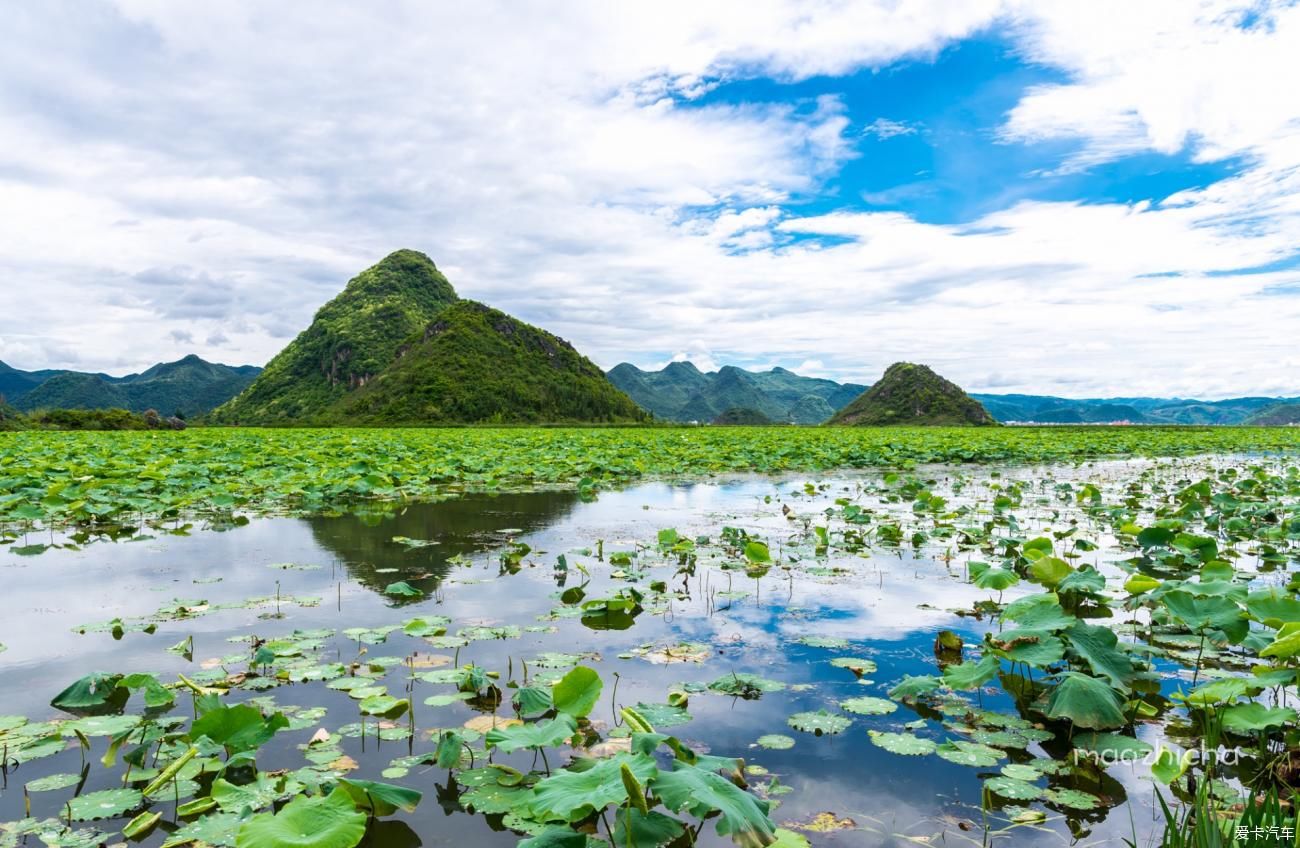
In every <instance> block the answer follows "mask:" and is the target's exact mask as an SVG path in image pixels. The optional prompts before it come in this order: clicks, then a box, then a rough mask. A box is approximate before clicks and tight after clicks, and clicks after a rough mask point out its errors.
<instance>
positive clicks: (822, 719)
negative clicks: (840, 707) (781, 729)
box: [786, 710, 852, 736]
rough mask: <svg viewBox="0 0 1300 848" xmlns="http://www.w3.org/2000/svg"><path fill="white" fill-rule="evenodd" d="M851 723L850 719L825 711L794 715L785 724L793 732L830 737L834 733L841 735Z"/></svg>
mask: <svg viewBox="0 0 1300 848" xmlns="http://www.w3.org/2000/svg"><path fill="white" fill-rule="evenodd" d="M851 723H852V719H848V718H845V717H844V716H842V715H836V714H835V713H829V712H827V711H826V710H817V711H816V712H806V713H795V714H794V715H792V716H790V717H789V718H788V719H786V724H789V725H790V726H791V727H793V728H794V729H795V730H802V731H804V732H805V733H811V734H813V735H815V736H823V735H827V736H832V735H834V734H836V733H843V732H844V731H845V730H847V729H848V726H849V725H850V724H851Z"/></svg>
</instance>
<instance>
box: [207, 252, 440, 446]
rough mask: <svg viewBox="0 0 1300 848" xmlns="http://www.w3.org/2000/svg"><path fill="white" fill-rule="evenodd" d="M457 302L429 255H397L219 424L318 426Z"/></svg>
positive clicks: (224, 409) (230, 406) (326, 313)
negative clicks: (316, 422)
mask: <svg viewBox="0 0 1300 848" xmlns="http://www.w3.org/2000/svg"><path fill="white" fill-rule="evenodd" d="M456 300H457V298H456V292H455V290H454V289H452V287H451V283H449V282H447V278H446V277H444V276H443V275H442V272H441V271H439V270H438V269H437V268H436V267H435V266H434V264H433V261H432V260H430V259H429V257H427V256H425V255H424V254H423V253H419V252H417V251H414V250H398V251H396V252H394V253H391V254H389V255H388V256H387V257H385V258H384V259H383V261H381V262H380V263H379V264H377V265H375V266H373V267H371V268H368V269H367V270H365V271H363V272H361V273H360V274H358V275H357V276H356V277H354V278H353V279H352V280H351V281H350V282H349V283H348V284H347V287H346V288H345V289H344V290H343V292H342V293H341V294H339V295H338V297H335V298H334V299H333V300H331V301H330V302H329V303H327V304H325V305H324V306H323V307H321V309H320V311H318V312H317V313H316V317H315V319H314V320H313V321H312V323H311V326H309V327H308V328H307V329H306V330H304V331H303V332H302V333H300V334H299V335H298V337H297V338H296V339H294V340H293V341H292V342H290V343H289V345H288V347H286V348H285V349H284V350H282V351H280V353H278V354H277V355H276V356H275V358H274V359H272V360H271V361H270V363H268V364H267V366H266V369H265V370H264V371H263V372H262V373H261V375H260V376H259V377H258V378H257V379H256V380H255V381H253V384H252V385H251V386H249V387H248V389H247V390H245V391H244V392H243V393H242V394H240V395H239V396H238V397H236V398H235V399H234V400H232V401H230V402H229V403H226V404H224V405H222V406H221V407H220V408H218V409H217V410H215V411H214V412H213V414H212V420H213V421H215V422H218V423H230V424H275V423H291V422H305V421H313V420H315V419H317V418H318V417H320V416H322V415H324V414H325V413H326V411H327V410H329V409H331V407H333V406H334V405H335V404H336V403H337V402H338V401H339V400H340V399H341V398H343V397H344V396H346V395H347V394H348V393H349V392H350V391H353V390H355V389H358V388H360V387H362V386H364V385H365V384H366V383H368V382H369V381H370V380H371V379H373V378H374V377H375V376H376V375H377V374H379V372H381V371H383V370H384V369H385V368H387V367H388V366H389V365H391V364H392V363H393V361H394V360H395V359H396V357H397V350H398V348H399V347H401V345H402V344H403V343H404V342H405V341H406V340H407V339H409V338H410V337H411V336H413V335H414V334H416V333H419V332H421V331H422V330H423V329H424V328H425V327H427V326H428V325H429V324H430V322H432V321H433V320H434V318H436V317H437V316H438V314H439V313H440V312H442V311H443V310H444V309H446V308H447V307H448V306H450V305H451V304H453V303H455V302H456Z"/></svg>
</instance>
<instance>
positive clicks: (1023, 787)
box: [984, 777, 1043, 801]
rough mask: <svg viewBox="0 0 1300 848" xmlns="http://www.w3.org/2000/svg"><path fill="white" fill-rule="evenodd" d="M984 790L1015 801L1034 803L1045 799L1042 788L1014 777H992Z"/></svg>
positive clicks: (985, 782)
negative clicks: (1039, 799) (1042, 798)
mask: <svg viewBox="0 0 1300 848" xmlns="http://www.w3.org/2000/svg"><path fill="white" fill-rule="evenodd" d="M984 788H986V789H988V790H989V791H990V792H992V793H993V794H994V795H998V796H1000V797H1002V798H1010V799H1011V800H1013V801H1033V800H1036V799H1038V798H1041V797H1043V790H1042V789H1041V788H1039V787H1037V786H1035V785H1034V784H1032V783H1026V782H1025V781H1023V780H1017V779H1015V778H1013V777H990V778H989V779H988V780H986V781H984Z"/></svg>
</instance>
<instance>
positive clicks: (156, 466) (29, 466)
mask: <svg viewBox="0 0 1300 848" xmlns="http://www.w3.org/2000/svg"><path fill="white" fill-rule="evenodd" d="M1297 451H1300V432H1298V431H1296V430H1295V429H1291V428H1250V427H1114V428H1105V427H1073V428H1072V427H1061V426H1053V427H1043V428H1037V427H985V428H970V427H956V428H949V427H914V428H911V427H863V428H859V427H808V428H795V427H788V426H777V427H682V426H653V425H651V426H638V427H613V426H609V427H553V428H544V427H536V426H521V427H457V428H346V429H344V428H335V429H326V428H316V429H313V428H196V429H190V430H187V431H184V432H174V431H170V430H140V431H122V432H112V433H106V432H78V433H57V432H48V431H40V430H27V431H17V432H11V433H8V434H5V435H4V436H3V437H2V438H0V527H8V528H10V529H11V530H12V529H13V528H24V527H25V528H30V527H33V526H35V523H39V524H40V525H42V526H55V527H68V526H88V527H94V526H96V525H100V526H112V525H116V524H120V523H122V522H123V521H131V520H139V519H173V518H182V517H188V516H213V515H217V516H221V515H225V516H230V515H233V514H236V513H241V514H243V513H247V514H270V513H281V512H306V513H311V512H323V511H328V510H334V509H340V508H346V507H350V506H355V505H357V504H361V503H365V502H399V503H400V502H403V501H420V500H431V499H438V498H442V497H445V496H447V495H449V494H456V493H460V492H469V491H487V492H491V491H507V490H512V489H515V490H517V489H526V488H530V487H550V488H564V489H569V490H576V491H578V492H580V493H586V492H591V493H594V492H595V491H596V490H598V489H599V488H600V487H602V486H615V485H619V484H623V483H627V482H630V481H633V480H641V479H670V478H671V479H684V478H692V477H704V476H708V475H716V474H731V473H744V472H752V473H760V474H773V473H784V472H814V473H817V472H828V471H832V470H837V469H840V470H844V469H867V468H878V469H908V468H913V467H915V466H917V465H926V464H932V463H952V464H1033V463H1050V462H1067V463H1068V462H1087V461H1090V460H1098V459H1107V458H1160V457H1180V456H1190V455H1197V454H1236V455H1250V454H1261V455H1265V454H1274V455H1275V454H1290V453H1295V452H1297Z"/></svg>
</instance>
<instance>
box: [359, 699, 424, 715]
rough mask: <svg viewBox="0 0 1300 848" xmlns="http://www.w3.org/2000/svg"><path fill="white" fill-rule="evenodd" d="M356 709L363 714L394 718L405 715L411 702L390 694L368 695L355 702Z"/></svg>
mask: <svg viewBox="0 0 1300 848" xmlns="http://www.w3.org/2000/svg"><path fill="white" fill-rule="evenodd" d="M357 709H359V710H360V711H361V712H362V713H363V714H364V715H370V716H378V717H380V718H387V719H394V718H400V717H401V716H403V715H405V714H406V712H407V711H408V710H410V709H411V702H410V701H408V700H406V699H405V698H394V697H393V696H392V695H370V696H369V697H366V698H363V699H362V700H361V703H359V704H357Z"/></svg>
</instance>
